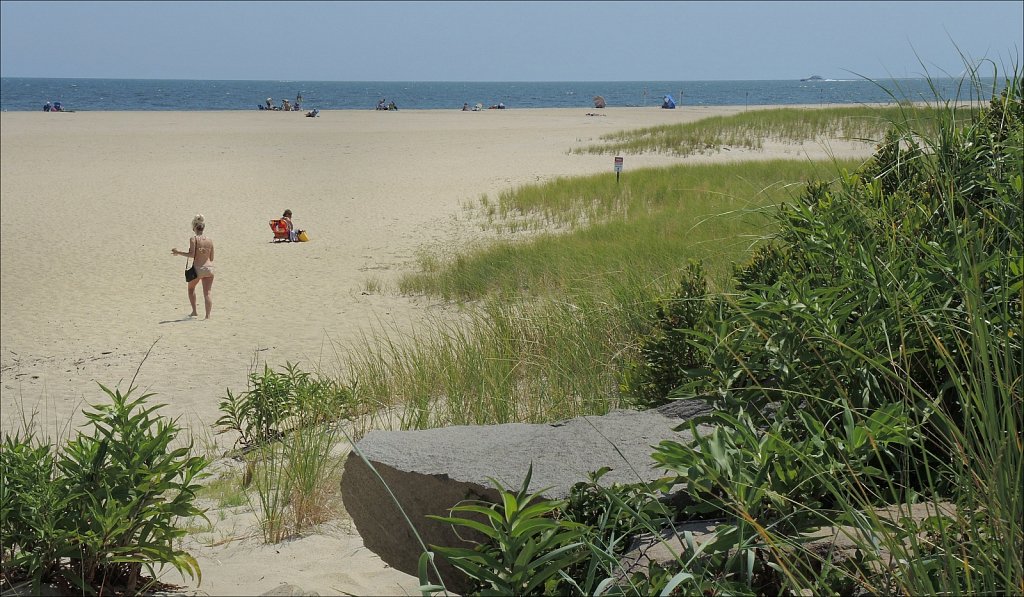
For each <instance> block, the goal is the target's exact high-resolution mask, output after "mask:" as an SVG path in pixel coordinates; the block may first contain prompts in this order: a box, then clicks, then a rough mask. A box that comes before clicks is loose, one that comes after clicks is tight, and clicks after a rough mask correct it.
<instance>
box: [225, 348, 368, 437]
mask: <svg viewBox="0 0 1024 597" xmlns="http://www.w3.org/2000/svg"><path fill="white" fill-rule="evenodd" d="M248 384H249V385H248V388H247V389H246V391H244V392H242V393H241V394H239V395H237V396H236V395H235V394H234V393H232V392H231V390H228V392H227V398H225V399H224V400H222V401H221V402H220V407H219V408H220V411H221V412H222V413H224V414H223V415H221V417H220V418H218V419H217V421H216V425H217V426H219V427H221V428H222V429H223V430H225V431H227V430H233V431H236V432H238V434H239V437H238V442H239V443H240V444H242V446H245V447H249V446H256V445H259V444H263V443H266V442H268V441H273V440H276V439H280V438H282V437H284V436H285V434H286V433H288V432H289V431H290V430H292V429H296V428H298V427H301V426H304V425H316V424H319V423H323V422H327V421H337V420H341V419H344V418H347V417H348V416H350V415H351V414H352V412H353V404H354V401H353V398H352V391H351V390H350V389H349V388H347V387H345V386H343V385H341V384H340V383H338V382H337V381H335V380H333V379H331V378H328V377H320V376H317V377H314V376H312V375H311V374H309V373H308V372H305V371H302V370H300V369H299V368H298V366H297V365H294V364H292V363H286V364H285V366H284V367H282V369H281V371H280V372H277V371H273V370H272V369H271V368H270V366H269V365H264V367H263V372H262V373H257V372H253V373H250V374H249V380H248Z"/></svg>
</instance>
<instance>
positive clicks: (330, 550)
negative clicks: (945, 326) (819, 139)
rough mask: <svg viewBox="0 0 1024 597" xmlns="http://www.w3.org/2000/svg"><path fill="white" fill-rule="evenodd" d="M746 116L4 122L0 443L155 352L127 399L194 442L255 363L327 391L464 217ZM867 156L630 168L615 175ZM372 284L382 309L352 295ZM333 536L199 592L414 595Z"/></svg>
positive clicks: (865, 149) (182, 116)
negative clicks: (603, 139) (628, 133)
mask: <svg viewBox="0 0 1024 597" xmlns="http://www.w3.org/2000/svg"><path fill="white" fill-rule="evenodd" d="M742 110H743V108H742V107H738V108H688V107H681V108H678V109H676V110H661V109H657V108H608V109H605V110H593V109H531V110H514V109H510V110H503V111H499V110H487V111H482V112H461V111H457V110H453V111H435V110H431V111H416V110H402V111H398V112H376V111H369V110H368V111H333V112H332V111H323V112H321V113H320V116H319V117H318V118H306V117H304V115H303V113H301V112H292V113H282V112H261V111H257V110H253V111H247V112H145V113H143V112H76V113H60V114H58V113H51V114H47V113H43V112H32V113H25V112H21V113H3V114H0V163H2V165H0V248H2V251H0V253H2V259H0V271H2V284H0V407H2V411H0V427H2V428H3V429H4V430H6V431H10V430H12V429H16V428H17V426H18V425H19V423H20V421H21V417H22V413H31V412H37V413H38V420H39V422H40V423H42V424H43V426H44V427H46V428H49V429H56V428H58V427H60V426H61V425H62V424H66V423H67V422H68V421H72V420H73V421H74V422H75V423H80V422H81V421H82V417H81V416H80V414H78V413H79V412H80V410H81V408H82V406H83V404H84V403H85V402H101V401H105V396H104V395H103V394H102V393H101V391H100V390H99V388H98V386H97V382H99V383H102V384H104V385H107V386H109V387H114V386H120V388H121V389H122V390H125V389H127V387H128V384H129V381H130V380H131V379H132V376H133V375H134V374H135V371H136V369H137V368H138V367H139V365H140V363H142V361H143V357H144V355H145V354H146V352H147V350H149V349H150V347H152V351H151V353H150V355H149V357H148V359H147V360H146V361H145V363H144V364H143V365H142V368H141V371H140V372H139V376H138V379H137V381H136V384H137V385H138V386H140V387H141V388H142V389H144V390H146V391H150V392H155V393H156V394H157V395H156V397H155V398H154V399H155V400H157V401H160V402H165V403H167V404H168V406H167V407H166V408H165V409H164V411H163V412H164V413H165V414H167V415H171V416H179V417H181V420H182V422H183V423H185V424H186V425H188V426H189V427H191V428H192V429H193V430H195V431H196V432H197V433H198V435H200V436H207V437H208V436H209V434H210V433H211V431H212V428H211V425H212V423H213V421H214V420H215V419H216V418H217V417H218V416H219V414H220V413H219V411H218V409H217V405H218V402H219V401H220V400H221V399H222V398H223V397H224V396H225V390H226V388H231V389H232V390H234V391H236V392H237V391H240V390H244V389H245V381H246V376H247V373H248V371H249V369H250V366H251V365H252V363H253V362H254V359H258V360H259V363H260V365H259V366H260V367H262V364H263V363H264V362H266V363H268V364H270V365H271V366H272V367H274V368H277V367H280V366H282V365H284V364H285V363H286V362H293V363H299V364H300V366H301V367H302V368H303V369H305V370H312V369H314V368H316V367H318V366H319V367H323V368H324V369H326V370H328V371H334V370H335V369H336V368H337V367H338V364H339V360H338V358H337V357H336V351H339V350H344V349H345V348H346V347H348V346H350V345H351V344H353V343H355V342H357V341H358V339H359V337H360V334H361V333H363V332H371V331H372V330H375V329H392V330H397V331H400V330H407V329H409V326H410V325H415V324H416V322H417V321H420V322H422V321H423V320H424V319H425V317H426V316H427V314H428V313H430V312H438V311H440V310H443V309H445V308H446V307H445V306H444V305H442V304H441V303H440V302H439V301H437V300H434V299H425V298H412V297H403V296H399V295H398V294H397V292H396V291H395V288H396V287H397V286H396V282H397V279H398V276H399V275H400V274H401V273H403V272H408V271H413V270H414V269H415V260H416V256H417V252H418V251H421V250H424V249H428V250H429V249H431V248H437V247H439V246H446V247H450V248H452V247H457V246H459V244H460V243H462V242H464V241H465V240H467V239H468V238H471V237H472V236H473V235H474V234H475V233H474V230H475V228H474V227H473V226H472V225H471V223H470V222H468V221H467V219H466V216H465V214H464V212H463V209H462V206H463V204H465V203H467V202H475V201H476V200H477V199H478V198H479V197H480V196H481V195H483V194H487V195H489V196H490V197H491V198H496V197H497V195H498V194H499V193H500V192H501V191H503V190H507V189H511V188H513V187H515V186H517V185H522V184H526V183H535V182H543V181H546V180H551V179H553V178H555V177H559V176H574V175H584V174H592V173H602V172H604V173H607V174H608V176H614V171H613V159H612V156H609V155H570V154H569V151H570V150H571V149H572V148H576V147H580V146H583V145H588V144H591V143H594V142H597V139H598V137H599V136H600V135H601V134H604V133H607V132H612V131H617V130H624V129H632V128H639V127H644V126H652V125H656V124H662V123H672V122H684V121H692V120H696V119H699V118H703V117H707V116H711V115H719V114H730V113H735V112H739V111H742ZM588 112H591V113H601V114H603V116H599V117H597V116H588V115H587V113H588ZM870 149H871V148H870V147H869V146H866V145H863V144H852V143H840V142H832V143H829V144H827V145H824V144H820V143H810V144H805V145H802V146H797V145H777V146H769V147H768V148H766V149H765V150H764V151H761V152H755V153H751V152H744V151H738V150H734V151H728V152H722V153H719V154H715V155H713V156H698V157H691V158H685V159H683V158H675V157H669V156H626V157H625V170H624V172H623V176H629V172H630V171H631V170H635V169H637V168H641V167H647V166H662V165H667V164H672V163H679V162H683V161H688V162H697V161H708V160H740V159H770V158H777V157H792V158H800V157H804V156H808V155H810V156H812V157H825V156H827V155H835V156H838V157H847V156H853V155H858V156H864V155H867V154H869V153H870ZM285 208H290V209H292V210H293V211H294V213H295V216H294V220H295V222H296V225H297V226H298V227H300V228H305V229H308V230H309V235H310V237H311V239H312V240H311V242H308V243H296V244H273V243H271V242H270V241H271V238H272V234H271V231H270V229H269V226H268V221H269V220H270V219H271V218H276V217H279V216H280V214H281V212H282V211H283V210H284V209H285ZM196 213H203V214H204V215H205V216H206V219H207V234H208V236H210V237H211V238H212V239H213V240H214V242H215V244H216V266H217V276H216V280H215V283H214V287H213V300H214V310H213V318H212V319H211V320H209V321H203V320H202V314H203V306H202V293H201V292H199V293H198V302H199V306H198V309H199V313H200V318H198V319H197V318H189V317H187V314H188V312H189V305H188V301H187V298H186V294H185V283H184V277H183V271H184V269H185V259H184V258H182V257H174V256H171V248H172V247H176V248H178V249H187V247H188V239H189V237H190V236H191V232H190V222H191V220H192V216H193V215H195V214H196ZM370 283H373V284H379V285H380V286H381V287H382V290H381V291H374V292H366V288H367V287H368V284H370ZM247 524H249V525H251V524H252V521H251V520H250V521H248V523H247ZM242 526H243V527H244V526H245V525H244V524H243V525H242ZM339 529H341V530H337V529H336V531H337V532H324V533H321V534H318V535H314V536H312V537H307V538H305V539H301V540H298V541H293V542H288V543H286V544H285V545H281V546H261V545H259V542H258V541H255V540H251V541H233V542H229V543H227V544H226V545H223V546H219V547H209V548H207V547H202V546H200V547H198V548H197V549H198V550H199V551H198V552H196V555H197V557H199V559H200V563H201V564H202V567H203V572H204V583H203V585H202V587H201V588H200V589H199V591H200V592H201V593H208V594H224V595H227V594H258V593H261V592H264V591H266V590H269V589H271V588H273V587H274V586H276V585H277V584H279V583H281V582H290V583H294V584H297V585H299V586H302V587H303V588H305V589H308V590H315V591H319V592H320V593H321V594H339V593H342V592H351V593H356V594H395V593H398V592H414V589H415V586H416V583H415V579H412V578H411V577H408V576H406V575H403V574H401V573H398V572H396V571H394V570H390V569H388V568H386V567H385V566H384V565H383V564H382V563H381V562H380V560H379V558H377V557H376V556H374V555H373V554H371V553H369V552H368V551H367V550H365V549H364V548H362V543H361V541H360V540H359V537H358V535H357V534H355V531H354V530H351V529H349V530H344V525H341V526H340V527H339ZM254 530H255V529H252V528H249V529H248V530H247V531H246V530H240V531H238V533H239V534H240V535H245V534H251V533H252V532H253V531H254ZM228 535H230V533H228ZM167 580H169V581H171V582H173V581H174V580H175V578H174V575H171V576H170V577H169V578H168V579H167ZM399 587H403V589H399Z"/></svg>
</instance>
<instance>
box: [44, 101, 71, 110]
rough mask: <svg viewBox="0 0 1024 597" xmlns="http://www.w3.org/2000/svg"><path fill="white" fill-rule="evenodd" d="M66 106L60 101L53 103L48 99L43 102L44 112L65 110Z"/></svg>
mask: <svg viewBox="0 0 1024 597" xmlns="http://www.w3.org/2000/svg"><path fill="white" fill-rule="evenodd" d="M65 111H66V110H64V106H62V105H61V104H60V102H53V103H52V104H51V103H50V102H49V101H47V102H46V103H45V104H43V112H65Z"/></svg>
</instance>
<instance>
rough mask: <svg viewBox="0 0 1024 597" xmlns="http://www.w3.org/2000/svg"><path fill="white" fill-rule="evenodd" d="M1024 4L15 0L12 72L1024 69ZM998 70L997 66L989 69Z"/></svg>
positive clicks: (434, 76) (778, 73)
mask: <svg viewBox="0 0 1024 597" xmlns="http://www.w3.org/2000/svg"><path fill="white" fill-rule="evenodd" d="M1022 46H1024V1H1021V0H1017V1H1007V2H927V1H923V2H876V1H871V2H840V1H820V2H809V1H808V2H639V1H633V2H485V1H480V0H475V1H469V2H287V1H275V2H245V1H239V2H89V1H77V2H50V1H47V2H25V1H5V2H0V50H2V53H0V71H2V74H3V76H5V77H100V78H152V79H253V80H304V81H645V80H647V81H655V80H681V81H687V80H690V81H697V80H757V79H793V78H800V77H805V76H808V75H812V74H817V75H821V76H824V77H826V78H847V77H850V76H851V73H855V74H857V75H863V76H868V77H871V78H887V77H916V76H923V75H924V74H925V71H927V72H928V73H929V74H931V75H933V76H942V75H945V74H950V75H954V76H957V75H959V74H960V73H961V72H962V71H963V70H964V60H963V59H962V58H961V56H960V53H961V52H962V53H963V54H964V55H965V56H966V57H967V58H968V60H969V62H971V63H976V62H978V61H981V60H984V59H989V60H992V61H994V62H995V63H996V64H997V65H998V66H999V68H1000V72H1003V71H1004V70H1005V69H1006V68H1012V67H1014V66H1015V65H1016V66H1020V65H1021V50H1022ZM988 72H990V71H988Z"/></svg>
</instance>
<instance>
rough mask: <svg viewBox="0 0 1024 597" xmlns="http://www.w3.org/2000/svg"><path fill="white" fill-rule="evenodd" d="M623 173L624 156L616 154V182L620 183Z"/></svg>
mask: <svg viewBox="0 0 1024 597" xmlns="http://www.w3.org/2000/svg"><path fill="white" fill-rule="evenodd" d="M621 173H622V158H620V157H619V156H615V184H619V174H621Z"/></svg>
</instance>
